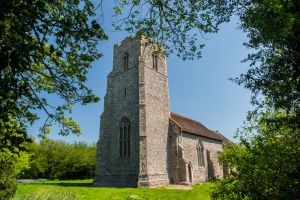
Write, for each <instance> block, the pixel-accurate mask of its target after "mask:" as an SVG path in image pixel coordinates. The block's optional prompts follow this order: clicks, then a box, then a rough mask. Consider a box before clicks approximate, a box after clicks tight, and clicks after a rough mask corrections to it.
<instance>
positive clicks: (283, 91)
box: [236, 0, 300, 112]
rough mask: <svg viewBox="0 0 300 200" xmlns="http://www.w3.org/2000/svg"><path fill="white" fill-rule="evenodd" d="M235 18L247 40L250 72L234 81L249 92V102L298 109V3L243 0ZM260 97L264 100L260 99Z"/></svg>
mask: <svg viewBox="0 0 300 200" xmlns="http://www.w3.org/2000/svg"><path fill="white" fill-rule="evenodd" d="M239 6H240V9H238V13H237V14H238V15H239V16H240V18H241V28H242V30H244V31H245V32H246V33H247V34H248V37H249V42H248V43H246V46H247V47H249V48H253V49H255V50H256V52H255V53H253V54H251V55H249V56H248V58H247V59H245V62H246V61H249V62H250V65H251V69H249V70H248V71H247V73H246V74H242V75H241V77H240V78H239V79H236V82H237V83H238V84H240V85H244V86H245V87H246V88H248V89H250V90H251V91H252V92H253V94H254V96H253V103H254V104H257V105H259V106H262V107H263V106H264V105H268V106H270V107H272V108H275V109H285V110H295V109H296V110H298V111H297V112H299V109H300V107H299V106H300V101H299V99H300V91H299V90H300V78H299V74H300V4H299V1H298V0H288V1H285V0H276V1H274V0H265V1H254V0H244V1H241V2H240V5H239ZM261 95H263V96H264V97H266V98H261Z"/></svg>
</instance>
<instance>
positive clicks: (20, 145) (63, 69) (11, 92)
mask: <svg viewBox="0 0 300 200" xmlns="http://www.w3.org/2000/svg"><path fill="white" fill-rule="evenodd" d="M94 11H95V8H94V6H93V4H92V3H91V1H89V0H66V1H62V0H51V1H50V0H28V1H19V0H11V1H0V29H1V32H0V100H1V103H0V133H1V135H0V162H1V163H0V166H1V167H0V168H1V169H0V171H1V173H0V175H1V176H0V183H1V184H0V187H1V191H3V195H4V196H3V195H2V193H1V196H3V198H5V199H9V198H10V197H11V196H12V195H13V194H14V192H15V189H16V187H15V183H14V181H15V178H16V175H17V173H18V171H19V169H18V167H17V168H16V169H14V168H15V167H16V166H18V165H19V164H20V163H24V165H26V159H28V156H26V155H27V154H26V153H25V150H26V148H25V144H26V142H28V140H29V139H28V137H27V133H26V125H28V123H33V122H34V121H35V120H36V119H38V116H37V114H36V110H37V109H40V110H43V111H45V112H46V114H47V115H48V117H47V120H46V121H45V124H44V126H43V127H42V128H41V135H44V134H46V133H48V132H49V126H51V124H52V123H53V122H57V123H59V124H60V125H61V131H60V134H62V135H67V134H69V133H75V134H79V133H80V128H79V126H78V124H77V123H76V122H75V121H74V120H73V119H72V118H68V117H66V115H65V112H71V111H72V106H73V105H74V104H75V103H81V104H82V105H85V104H87V103H91V102H96V101H98V100H99V98H98V97H96V96H95V95H94V94H92V91H91V90H90V89H88V88H87V87H86V86H85V81H86V74H87V72H88V69H89V68H90V67H91V63H92V62H93V61H94V60H95V59H98V58H99V57H100V56H101V54H100V53H99V52H97V49H96V44H97V42H98V41H99V40H104V39H107V36H106V35H105V33H104V32H103V29H102V28H101V27H100V25H99V24H98V23H97V22H96V20H93V19H92V18H93V16H95V13H94ZM51 95H56V96H59V97H60V98H61V102H59V103H52V104H51V103H49V101H47V99H46V97H49V96H51ZM12 158H13V159H12ZM20 161H22V162H20ZM20 167H21V166H20ZM5 174H9V176H6V175H5ZM8 179H9V180H10V181H7V180H8ZM10 183H11V184H10ZM1 198H2V197H1Z"/></svg>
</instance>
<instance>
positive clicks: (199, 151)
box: [196, 139, 205, 167]
mask: <svg viewBox="0 0 300 200" xmlns="http://www.w3.org/2000/svg"><path fill="white" fill-rule="evenodd" d="M196 148H197V157H198V165H199V166H201V167H204V164H205V163H204V148H203V144H202V142H201V140H200V139H198V144H197V147H196Z"/></svg>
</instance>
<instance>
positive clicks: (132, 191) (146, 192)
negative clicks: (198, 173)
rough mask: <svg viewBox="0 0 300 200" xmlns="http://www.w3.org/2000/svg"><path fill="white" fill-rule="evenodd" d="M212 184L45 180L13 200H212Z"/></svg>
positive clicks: (21, 190)
mask: <svg viewBox="0 0 300 200" xmlns="http://www.w3.org/2000/svg"><path fill="white" fill-rule="evenodd" d="M212 185H213V183H205V184H201V185H195V186H194V187H193V189H192V190H170V189H164V188H156V189H146V188H108V187H106V188H103V187H94V186H93V185H92V180H91V179H90V180H72V181H44V182H38V183H20V184H19V185H18V190H17V193H16V195H15V198H14V199H13V200H76V199H91V200H97V199H101V200H102V199H109V200H123V199H125V200H138V199H150V200H151V199H182V200H186V199H193V200H207V199H210V197H209V192H210V188H211V187H212Z"/></svg>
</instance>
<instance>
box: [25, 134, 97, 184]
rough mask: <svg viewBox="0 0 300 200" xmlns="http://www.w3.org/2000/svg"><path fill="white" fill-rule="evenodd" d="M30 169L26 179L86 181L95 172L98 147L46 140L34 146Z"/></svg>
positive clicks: (31, 150)
mask: <svg viewBox="0 0 300 200" xmlns="http://www.w3.org/2000/svg"><path fill="white" fill-rule="evenodd" d="M30 153H31V154H32V156H31V159H30V168H29V169H27V170H24V171H23V174H22V177H24V178H51V179H85V178H92V177H93V176H94V171H95V162H96V157H95V155H96V147H95V145H88V144H86V143H84V142H79V143H73V144H68V143H65V142H62V141H54V140H49V139H45V140H42V141H41V142H40V144H35V143H34V144H33V145H32V146H31V148H30Z"/></svg>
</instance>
